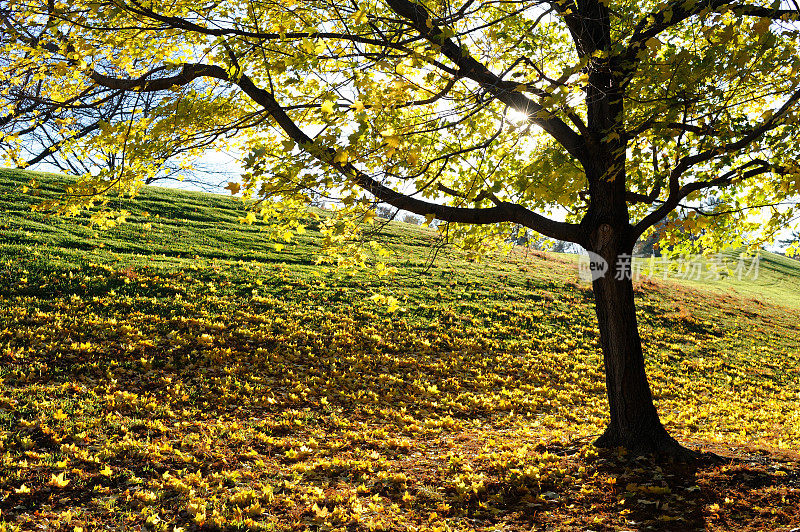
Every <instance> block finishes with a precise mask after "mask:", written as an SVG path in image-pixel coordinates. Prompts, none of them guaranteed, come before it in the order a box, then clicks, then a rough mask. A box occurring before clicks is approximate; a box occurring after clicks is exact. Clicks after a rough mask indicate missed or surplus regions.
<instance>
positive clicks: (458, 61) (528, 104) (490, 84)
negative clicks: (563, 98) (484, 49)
mask: <svg viewBox="0 0 800 532" xmlns="http://www.w3.org/2000/svg"><path fill="white" fill-rule="evenodd" d="M386 3H387V4H388V5H389V7H390V8H391V9H392V11H394V12H395V13H396V14H397V15H399V16H400V17H402V18H404V19H406V20H407V21H408V22H409V23H410V25H411V26H412V27H413V28H414V29H415V30H416V31H417V32H419V34H420V35H422V36H423V37H424V38H425V39H426V40H428V41H429V42H430V43H432V44H433V45H435V46H438V47H440V49H441V52H442V54H443V55H444V56H445V57H447V58H448V59H449V60H450V61H452V62H453V63H454V64H455V65H456V66H458V69H459V73H460V74H461V75H462V76H463V77H466V78H469V79H471V80H472V81H475V82H476V83H478V84H479V85H480V86H481V87H483V88H484V89H485V90H486V91H487V92H489V93H490V94H492V95H493V96H495V97H496V98H497V99H498V100H500V101H501V102H503V103H505V104H507V105H509V106H511V107H513V108H514V109H516V110H518V111H520V112H522V113H524V114H526V115H528V116H529V120H530V122H531V123H533V124H535V125H537V126H539V127H540V128H542V129H543V130H544V131H546V132H547V133H549V134H550V136H552V137H553V138H554V139H555V140H556V142H558V143H559V144H560V145H561V146H563V147H564V149H565V150H567V152H568V153H569V154H570V155H572V156H573V157H575V159H577V160H578V161H580V162H581V163H587V164H588V160H587V153H586V149H585V143H584V140H583V137H581V135H579V134H578V133H576V132H575V131H574V130H573V129H572V128H570V127H569V126H568V125H567V124H566V123H565V122H564V121H562V120H561V119H559V118H557V117H549V118H548V117H547V115H548V114H549V112H548V111H547V110H546V109H545V108H544V107H543V106H541V105H540V104H539V103H537V102H535V101H533V100H531V99H530V98H528V97H527V96H525V95H524V94H522V93H521V92H519V91H517V86H518V84H517V83H515V82H513V81H503V80H501V79H500V78H499V77H498V76H497V75H496V74H494V73H492V72H491V71H490V70H489V69H488V68H486V66H484V65H483V64H482V63H480V62H479V61H478V60H476V59H475V58H473V57H472V56H471V55H470V54H469V52H468V51H467V50H466V49H464V48H461V47H459V46H458V45H457V44H456V43H455V42H453V40H452V39H450V38H448V37H447V36H446V34H445V32H444V31H443V30H442V29H441V28H439V27H438V26H437V25H435V24H434V23H433V18H432V17H431V16H430V14H429V13H428V10H427V9H426V8H425V7H424V6H422V5H421V4H416V3H413V2H411V1H410V0H386Z"/></svg>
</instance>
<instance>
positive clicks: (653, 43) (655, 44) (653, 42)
mask: <svg viewBox="0 0 800 532" xmlns="http://www.w3.org/2000/svg"><path fill="white" fill-rule="evenodd" d="M644 44H645V46H647V47H648V48H650V50H651V51H653V52H655V51H657V50H658V49H659V48H661V44H662V43H661V41H659V40H658V39H657V38H655V37H650V38H649V39H647V41H646V42H645V43H644Z"/></svg>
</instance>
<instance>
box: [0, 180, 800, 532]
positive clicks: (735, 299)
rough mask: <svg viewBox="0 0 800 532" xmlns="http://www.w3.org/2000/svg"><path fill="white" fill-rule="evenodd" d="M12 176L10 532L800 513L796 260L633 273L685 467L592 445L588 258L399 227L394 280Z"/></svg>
mask: <svg viewBox="0 0 800 532" xmlns="http://www.w3.org/2000/svg"><path fill="white" fill-rule="evenodd" d="M31 178H35V179H36V180H38V181H39V182H40V183H39V184H40V185H41V186H40V187H39V188H38V189H36V188H35V187H29V190H28V191H27V192H26V193H23V192H22V191H21V186H22V185H25V184H29V181H30V179H31ZM0 180H2V183H0V203H2V205H0V206H1V207H2V209H3V212H4V219H3V220H2V221H0V278H2V282H0V357H2V365H0V379H2V384H3V386H2V389H1V390H2V391H0V456H1V457H2V459H1V460H0V512H2V513H0V530H1V529H3V528H5V529H6V530H15V529H20V530H34V529H36V530H38V529H42V528H43V527H44V528H48V527H49V528H50V529H53V530H69V531H75V530H80V529H83V530H130V529H135V528H137V527H139V528H149V529H153V530H176V529H184V530H197V529H202V530H239V529H244V530H247V529H252V530H263V529H266V530H336V529H338V530H492V529H495V530H531V529H534V530H597V531H600V530H648V529H651V530H705V529H707V530H785V531H788V530H791V529H793V528H797V527H800V475H799V474H798V471H799V470H800V466H798V461H799V460H800V457H799V456H798V454H797V452H796V451H797V449H798V448H800V413H798V409H797V406H796V405H797V401H798V398H800V369H798V368H799V367H800V364H799V362H800V340H799V339H798V337H800V335H798V331H799V330H800V327H799V326H798V320H797V318H796V316H797V308H798V301H800V297H798V294H800V289H798V284H799V283H800V281H798V280H800V276H799V275H798V273H799V271H800V269H799V268H798V267H797V266H796V263H794V262H792V261H791V260H789V259H785V258H782V257H778V256H774V255H765V256H764V257H763V259H762V261H761V264H762V274H761V277H760V278H759V280H750V281H747V280H744V281H739V280H738V279H735V278H734V277H733V276H730V277H728V278H727V279H723V280H721V281H714V282H712V283H709V285H708V286H706V288H707V290H705V291H704V290H700V289H698V288H697V287H696V286H690V285H687V284H686V283H678V282H676V281H672V280H670V279H666V280H665V279H664V278H663V277H664V276H663V275H661V274H660V273H659V274H658V275H652V276H648V277H644V278H643V279H642V280H640V281H639V282H638V283H637V286H636V291H637V304H638V308H639V319H640V323H641V329H642V336H643V338H644V340H645V355H646V360H647V370H648V373H649V376H650V379H651V383H652V386H653V391H654V395H655V398H656V404H657V407H658V409H659V412H660V414H661V416H662V419H663V421H664V423H665V425H666V427H667V428H668V430H669V431H670V433H671V434H673V435H674V436H675V437H676V438H677V439H678V440H679V441H681V442H682V443H684V444H685V445H687V446H689V447H691V448H693V449H696V450H699V451H701V452H704V453H707V454H705V455H704V456H703V457H702V458H701V459H699V460H697V461H694V462H690V463H672V462H665V461H663V460H656V459H655V458H653V457H636V456H629V455H626V454H625V453H624V452H622V451H621V450H611V451H600V450H598V449H596V448H594V447H593V446H592V445H591V441H592V440H593V439H594V438H595V437H596V436H597V435H599V433H600V432H601V431H602V429H603V426H604V423H605V412H606V408H607V403H606V399H605V394H604V388H603V376H602V358H601V355H600V353H599V350H598V342H597V332H596V325H595V318H594V316H593V307H592V294H591V287H590V286H589V285H587V284H585V283H582V282H581V281H580V280H579V279H578V278H577V274H576V267H575V259H574V257H571V256H566V255H558V254H548V253H538V252H537V253H531V252H525V251H524V250H516V251H512V252H511V253H508V254H503V255H496V256H493V257H490V258H488V259H487V260H486V261H484V262H480V263H476V262H469V261H465V260H463V258H461V257H459V256H458V255H457V254H454V253H453V254H450V255H447V254H446V256H444V257H440V259H439V260H438V261H437V262H436V263H435V264H434V265H433V266H432V267H431V266H430V265H429V264H428V262H427V259H428V247H427V246H428V245H429V243H430V242H431V239H432V238H433V236H432V233H431V232H430V231H429V230H427V229H424V228H419V227H416V226H411V225H408V224H392V225H390V226H388V227H387V232H388V234H387V236H386V237H385V238H386V240H387V241H388V242H389V243H393V246H394V247H393V249H395V250H396V252H397V257H396V258H395V259H394V262H393V263H394V264H395V265H397V266H398V267H400V270H399V273H398V274H397V275H396V276H394V277H392V278H391V279H390V280H387V279H386V278H378V277H376V276H372V275H369V274H366V273H356V274H353V275H347V274H343V273H341V272H336V271H333V270H325V269H323V267H322V266H319V265H316V264H315V263H314V260H313V259H314V248H313V244H314V242H315V239H317V238H318V234H317V233H316V232H315V230H314V226H313V224H311V223H310V224H309V231H308V233H307V234H306V235H304V236H303V237H301V238H300V239H299V240H298V241H297V242H296V243H295V244H292V245H287V246H286V248H285V249H284V250H283V251H281V252H277V251H275V249H274V246H273V245H272V243H271V241H270V240H269V239H268V238H266V236H265V234H264V232H263V231H260V230H259V227H258V225H253V226H248V225H242V224H241V223H240V222H239V221H238V219H239V218H240V217H241V216H242V212H241V211H240V210H239V209H240V208H239V206H238V205H237V204H236V203H235V202H234V201H233V200H230V199H226V198H222V197H219V196H207V195H199V194H192V193H185V192H175V191H167V190H163V189H162V190H159V189H153V190H147V191H145V192H144V193H143V194H142V195H141V196H140V197H139V198H138V199H137V200H135V201H134V202H130V201H129V200H120V204H121V205H122V206H123V207H126V208H128V210H130V211H131V212H132V213H133V214H132V215H131V216H130V217H129V220H128V223H126V224H123V225H121V226H119V227H117V228H115V229H112V230H109V231H104V232H101V233H99V234H98V235H97V236H94V230H92V229H90V228H88V227H87V224H86V220H85V218H80V217H79V218H78V219H75V220H64V219H58V218H52V217H47V216H45V215H44V214H41V213H31V212H30V209H29V205H30V204H31V203H35V202H36V201H37V196H35V194H37V193H38V194H39V195H40V196H39V197H41V196H47V195H48V194H52V193H53V188H54V186H55V185H54V184H53V183H54V182H53V181H52V178H49V177H47V176H44V175H33V174H22V173H18V172H11V171H1V172H0ZM145 212H146V213H147V214H146V215H145ZM735 262H736V260H735V258H731V264H734V263H735ZM726 283H727V284H726ZM759 283H763V285H764V287H765V289H764V290H763V291H762V293H764V294H766V295H765V296H763V297H759V298H754V297H753V295H754V294H755V293H758V292H759V288H758V287H759ZM776 286H777V287H780V289H776ZM375 294H379V295H382V296H384V298H383V299H381V298H377V297H373V296H374V295H375ZM390 296H391V297H394V298H395V299H396V300H397V303H396V304H395V303H390V304H388V305H387V303H386V298H387V297H390ZM394 307H397V308H394ZM710 453H714V454H713V455H712V454H710Z"/></svg>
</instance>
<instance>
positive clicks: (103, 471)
mask: <svg viewBox="0 0 800 532" xmlns="http://www.w3.org/2000/svg"><path fill="white" fill-rule="evenodd" d="M113 473H114V472H113V471H112V470H111V468H110V467H108V465H106V466H105V467H104V468H103V469H101V470H100V474H101V475H103V476H104V477H110V476H111V475H112V474H113Z"/></svg>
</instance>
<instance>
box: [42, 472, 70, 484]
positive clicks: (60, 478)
mask: <svg viewBox="0 0 800 532" xmlns="http://www.w3.org/2000/svg"><path fill="white" fill-rule="evenodd" d="M65 474H66V473H65V472H62V473H60V474H58V475H55V474H54V475H52V478H51V479H50V482H48V483H47V484H48V485H50V486H53V487H56V488H66V487H67V486H68V485H69V479H68V478H65Z"/></svg>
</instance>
